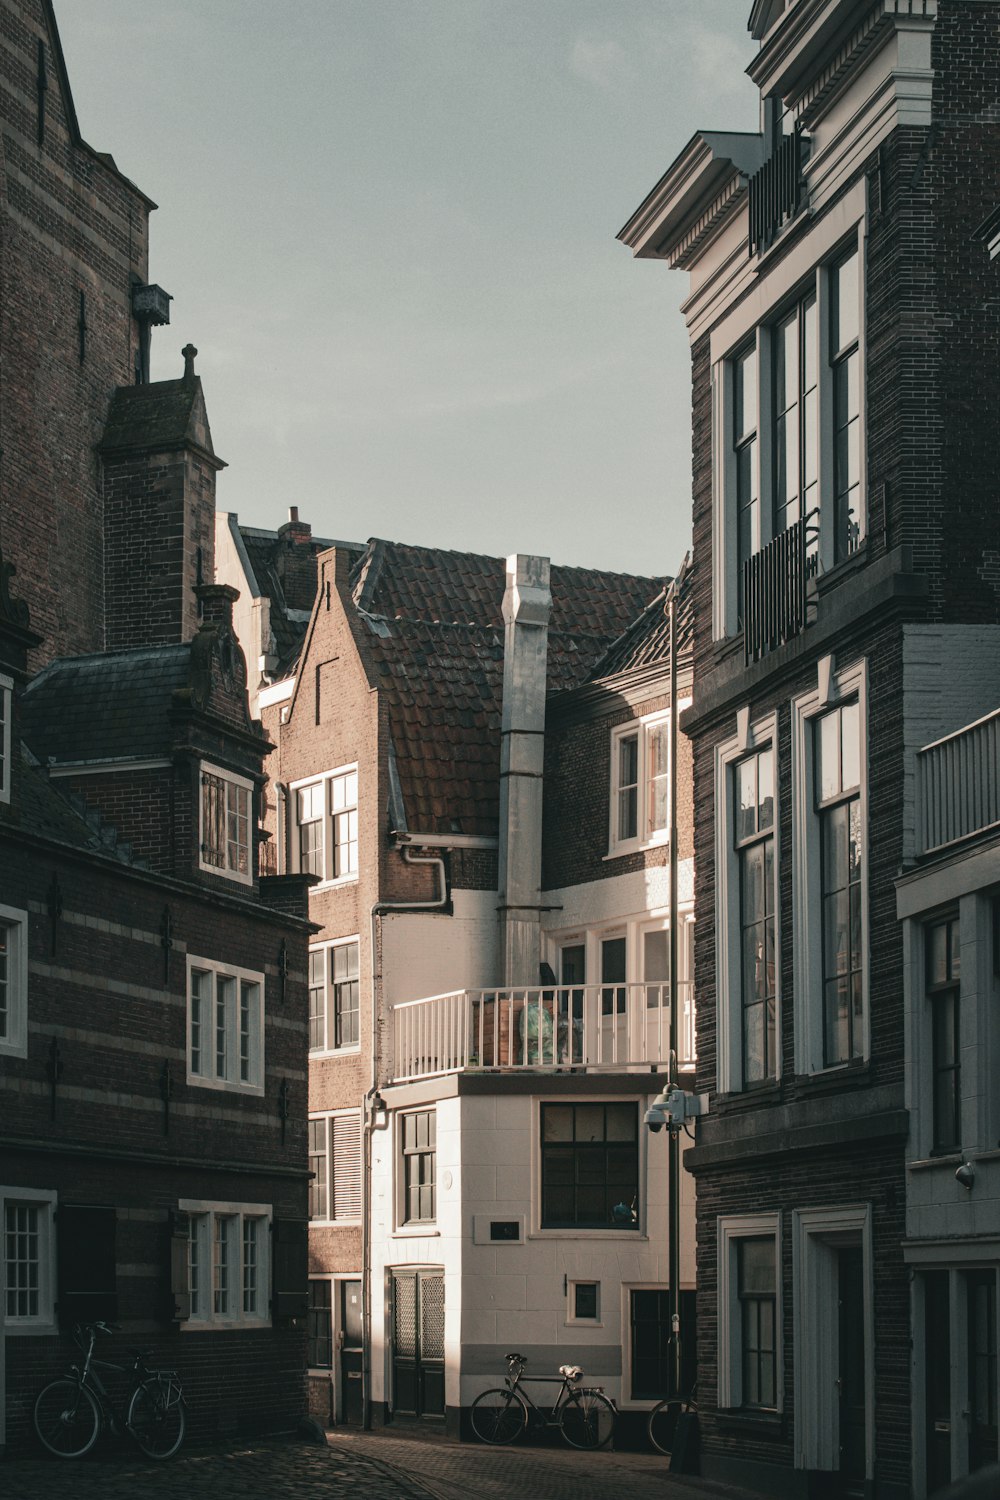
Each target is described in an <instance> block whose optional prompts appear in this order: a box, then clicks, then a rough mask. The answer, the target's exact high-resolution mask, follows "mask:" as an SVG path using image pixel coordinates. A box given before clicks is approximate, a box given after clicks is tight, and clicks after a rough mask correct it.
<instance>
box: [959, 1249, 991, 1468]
mask: <svg viewBox="0 0 1000 1500" xmlns="http://www.w3.org/2000/svg"><path fill="white" fill-rule="evenodd" d="M966 1280H967V1287H968V1298H969V1300H968V1330H969V1468H970V1470H971V1469H981V1468H983V1467H984V1466H985V1465H986V1464H995V1463H996V1461H997V1278H996V1272H995V1271H971V1272H970V1273H969V1275H968V1277H967V1279H966Z"/></svg>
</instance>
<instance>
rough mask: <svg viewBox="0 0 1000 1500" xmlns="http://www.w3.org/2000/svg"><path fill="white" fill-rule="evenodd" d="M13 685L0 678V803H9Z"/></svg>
mask: <svg viewBox="0 0 1000 1500" xmlns="http://www.w3.org/2000/svg"><path fill="white" fill-rule="evenodd" d="M13 690H14V684H13V682H12V681H11V680H10V678H9V677H3V676H0V802H9V801H10V780H11V752H10V720H11V710H12V698H13Z"/></svg>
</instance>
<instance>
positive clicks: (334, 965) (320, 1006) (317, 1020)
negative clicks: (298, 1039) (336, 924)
mask: <svg viewBox="0 0 1000 1500" xmlns="http://www.w3.org/2000/svg"><path fill="white" fill-rule="evenodd" d="M358 952H359V950H358V941H357V938H351V939H350V940H349V941H348V942H343V943H334V944H327V945H325V946H324V947H322V948H313V949H311V950H310V953H309V1050H310V1052H331V1051H339V1050H341V1049H344V1048H348V1047H350V1048H355V1047H357V1046H358V1045H359V1042H360V1036H361V1032H360V1020H361V1002H360V979H359V966H358Z"/></svg>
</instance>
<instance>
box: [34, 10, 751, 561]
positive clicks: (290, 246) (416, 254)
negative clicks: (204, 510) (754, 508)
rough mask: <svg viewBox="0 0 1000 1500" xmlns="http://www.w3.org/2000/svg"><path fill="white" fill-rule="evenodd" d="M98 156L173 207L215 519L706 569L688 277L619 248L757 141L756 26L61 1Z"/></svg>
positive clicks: (738, 15) (706, 19) (528, 14)
mask: <svg viewBox="0 0 1000 1500" xmlns="http://www.w3.org/2000/svg"><path fill="white" fill-rule="evenodd" d="M55 4H56V14H57V18H58V21H59V27H60V34H61V36H62V42H63V49H64V52H65V55H66V61H67V66H68V69H69V75H70V81H71V85H72V88H73V95H74V100H75V103H76V109H77V115H78V117H79V121H80V128H81V130H82V132H83V135H84V138H85V139H86V140H87V141H89V142H90V144H91V145H92V146H94V147H96V148H97V149H98V150H102V151H110V152H111V153H112V155H113V156H114V157H115V160H116V162H117V164H118V166H119V168H120V169H121V170H122V171H123V172H124V173H125V174H126V175H127V176H129V177H131V178H132V179H133V180H134V181H135V182H136V183H138V185H139V186H140V187H141V188H142V189H143V191H144V192H145V193H147V194H148V195H149V196H150V197H151V198H153V199H154V201H155V202H156V203H157V204H158V205H159V208H158V210H157V212H155V213H154V214H153V216H152V220H151V248H150V267H149V274H150V280H152V281H155V282H158V283H159V284H160V285H161V286H162V287H164V288H165V290H166V291H168V292H170V293H171V294H172V296H173V299H174V300H173V303H172V305H171V324H170V327H169V328H160V329H156V330H155V331H154V334H153V363H152V376H153V379H154V380H164V379H171V378H174V377H176V376H179V375H180V373H181V370H182V360H181V355H180V350H181V348H182V346H183V345H184V344H186V343H188V342H189V341H190V342H192V343H193V344H195V345H196V346H197V348H198V350H199V355H198V360H197V370H198V373H199V374H200V375H201V377H202V381H203V385H204V390H205V396H206V401H207V404H208V412H209V419H210V422H211V426H212V434H213V439H214V443H215V448H216V452H217V453H218V454H219V455H220V456H221V457H222V458H224V459H225V460H226V461H227V463H228V464H229V465H230V467H229V468H228V469H226V470H225V471H224V472H223V473H222V474H220V476H219V482H218V491H217V504H218V506H219V508H220V509H222V510H229V511H236V512H237V513H238V514H239V516H240V519H241V521H243V522H244V523H246V524H249V525H252V526H265V527H272V528H273V527H277V526H279V525H280V524H281V523H282V522H283V521H284V520H285V519H287V516H288V508H289V507H290V506H292V505H295V506H297V507H298V510H299V515H300V518H301V519H302V520H305V521H308V522H310V524H311V525H312V528H313V531H314V533H315V534H317V535H322V536H327V537H331V538H335V539H345V540H351V541H363V540H365V539H366V538H368V537H369V536H382V537H389V538H392V539H393V540H396V541H402V542H411V543H422V544H426V545H432V546H440V547H450V548H455V549H458V550H462V551H476V552H486V553H491V554H494V555H498V556H502V555H506V554H508V553H510V552H515V551H517V552H534V553H542V554H545V555H547V556H549V557H551V558H552V559H553V561H555V562H560V563H564V564H576V565H581V566H587V567H603V568H609V569H613V570H616V571H621V572H632V573H643V574H660V573H668V572H673V571H674V570H675V569H676V568H677V566H678V565H679V564H680V561H681V558H682V557H683V555H684V553H685V551H686V550H687V548H688V546H689V544H690V531H691V521H690V508H691V507H690V496H691V473H690V471H691V455H690V365H689V355H688V342H687V334H686V330H685V327H684V320H683V317H682V315H681V313H680V312H679V307H680V303H681V302H682V300H683V298H684V296H685V294H686V290H687V278H686V276H685V275H684V273H683V272H680V271H671V270H669V269H668V268H667V267H666V266H665V265H662V264H659V263H657V262H647V261H636V260H633V259H632V257H631V254H630V252H629V251H628V250H626V248H625V247H624V246H623V245H621V244H620V243H618V242H617V241H616V239H615V235H616V234H617V232H618V231H619V230H620V229H621V227H622V225H623V224H624V223H625V222H626V220H627V219H628V218H629V217H630V216H631V214H632V212H633V211H634V210H635V209H636V208H637V207H638V206H639V204H640V203H641V202H642V200H643V199H644V198H645V196H646V194H647V193H648V192H649V191H650V189H651V188H652V187H653V186H654V185H655V184H656V182H657V181H658V180H659V178H660V177H661V176H662V174H663V172H664V171H665V170H666V168H667V167H668V166H669V165H670V163H671V161H672V160H673V158H674V157H675V156H676V155H677V153H678V152H679V151H680V150H681V149H682V147H683V146H684V145H685V144H686V142H687V141H688V139H689V138H690V136H691V135H692V133H693V132H694V131H695V130H696V129H708V130H753V129H756V128H757V103H756V91H755V90H754V88H753V86H752V85H751V83H750V82H749V80H748V79H747V78H746V77H745V76H744V71H743V70H744V69H745V67H746V65H747V64H748V62H749V61H750V59H751V57H752V55H753V43H752V41H751V39H750V37H749V35H748V33H747V30H746V20H747V16H748V15H749V9H750V0H190V3H184V0H55Z"/></svg>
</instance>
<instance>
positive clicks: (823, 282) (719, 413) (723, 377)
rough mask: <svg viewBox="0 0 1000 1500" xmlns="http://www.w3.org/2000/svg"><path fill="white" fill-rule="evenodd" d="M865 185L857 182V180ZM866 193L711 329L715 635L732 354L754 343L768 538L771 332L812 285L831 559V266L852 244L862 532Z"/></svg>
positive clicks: (728, 536) (730, 595) (721, 593)
mask: <svg viewBox="0 0 1000 1500" xmlns="http://www.w3.org/2000/svg"><path fill="white" fill-rule="evenodd" d="M862 188H863V184H862ZM864 215H865V198H864V193H863V191H862V192H861V193H860V194H854V193H852V194H849V195H847V197H846V198H845V199H844V200H843V201H842V203H841V204H839V205H838V209H837V210H835V211H834V212H832V213H830V214H828V215H825V216H824V219H823V221H821V224H820V225H817V229H816V231H815V232H814V233H813V234H810V235H809V236H807V237H806V239H805V240H803V241H802V242H801V244H800V245H799V246H798V247H796V251H795V252H793V253H792V254H791V255H789V256H788V257H786V258H785V259H783V260H782V261H781V262H779V263H778V265H777V266H776V267H775V270H774V272H773V273H772V274H770V275H768V276H766V277H764V278H763V279H762V280H761V281H759V282H758V284H757V285H756V287H755V288H754V290H753V293H752V295H751V296H750V297H749V298H747V299H744V301H743V302H742V303H741V305H740V307H739V308H737V309H736V310H735V311H734V312H733V313H732V314H730V316H729V317H728V318H726V319H725V320H724V321H723V322H722V323H721V324H720V325H719V326H718V327H717V328H716V329H715V330H714V331H713V334H712V348H711V358H712V371H711V382H712V451H713V463H712V492H713V493H712V634H713V638H714V639H715V640H717V641H721V640H725V639H727V638H728V637H730V636H733V635H735V634H737V632H738V629H739V625H738V582H737V576H736V574H737V550H738V549H737V536H736V513H735V503H736V456H735V450H734V448H733V443H732V433H733V403H734V380H733V365H734V361H735V359H736V357H737V356H738V355H739V354H740V353H742V352H743V351H744V350H745V349H746V347H747V344H748V343H749V342H751V341H753V340H755V341H756V346H757V401H758V415H757V455H756V461H757V496H758V515H759V523H760V532H759V537H758V546H759V547H763V546H766V544H767V543H768V542H769V541H770V540H771V532H772V518H773V513H774V505H773V475H772V457H773V455H772V444H771V432H772V427H773V415H774V413H773V392H772V388H771V385H772V360H771V340H770V337H769V335H770V333H771V330H772V329H773V328H775V327H776V326H777V325H778V324H779V323H780V322H781V321H782V319H783V318H784V317H785V316H786V315H787V314H788V313H790V312H791V310H792V309H793V307H796V306H798V305H799V304H800V303H801V302H802V300H803V298H804V297H806V296H807V295H808V294H809V291H810V290H811V289H813V288H815V292H816V310H817V332H818V362H819V371H818V373H819V388H818V400H817V406H818V423H817V428H818V431H817V443H818V448H819V462H818V479H819V500H818V504H819V510H820V538H819V572H820V574H821V575H822V574H823V573H826V572H828V571H829V570H830V569H831V568H832V567H833V566H834V565H835V564H834V538H833V521H832V509H833V500H834V495H833V483H834V472H833V463H834V459H833V375H832V368H831V365H830V273H831V271H832V270H833V268H834V267H835V266H836V265H838V264H839V263H840V261H842V260H843V258H844V257H845V255H848V254H849V253H850V250H851V246H852V243H853V244H855V245H856V246H857V251H858V271H859V274H858V328H859V349H860V357H859V369H858V402H859V413H860V414H859V419H858V422H859V426H858V443H859V452H860V454H861V465H860V489H859V495H858V508H859V522H860V533H859V539H858V545H859V546H860V545H861V544H862V543H863V542H864V539H865V536H866V533H867V523H868V492H867V482H866V473H865V463H864V454H865V453H866V452H867V439H866V426H865V423H866V386H865V349H866V338H865V334H866V328H865V265H866V253H865V252H866V233H865V217H864Z"/></svg>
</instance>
